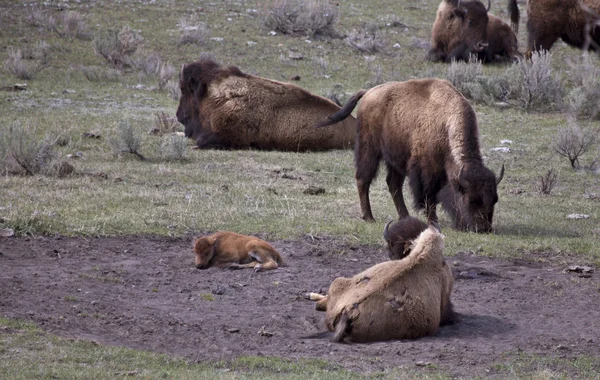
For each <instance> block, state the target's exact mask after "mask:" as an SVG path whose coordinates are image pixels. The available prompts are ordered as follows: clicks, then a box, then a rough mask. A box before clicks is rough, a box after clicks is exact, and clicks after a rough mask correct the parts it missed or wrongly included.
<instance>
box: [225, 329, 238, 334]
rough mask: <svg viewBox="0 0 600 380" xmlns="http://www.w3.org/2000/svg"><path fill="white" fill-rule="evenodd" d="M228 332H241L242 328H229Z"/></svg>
mask: <svg viewBox="0 0 600 380" xmlns="http://www.w3.org/2000/svg"><path fill="white" fill-rule="evenodd" d="M227 332H228V333H232V334H233V333H237V332H240V329H236V328H232V329H227Z"/></svg>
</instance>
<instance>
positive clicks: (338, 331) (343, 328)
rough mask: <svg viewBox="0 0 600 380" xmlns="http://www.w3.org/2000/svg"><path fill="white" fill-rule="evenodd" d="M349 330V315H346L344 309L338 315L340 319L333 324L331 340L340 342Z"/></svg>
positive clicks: (350, 327) (350, 329) (350, 328)
mask: <svg viewBox="0 0 600 380" xmlns="http://www.w3.org/2000/svg"><path fill="white" fill-rule="evenodd" d="M351 331H352V326H351V324H350V317H348V313H347V312H346V310H345V309H344V310H343V311H342V315H340V320H339V321H338V323H337V325H336V326H335V335H334V336H333V338H332V339H331V340H332V341H333V342H342V341H343V340H344V338H345V337H346V336H347V335H348V334H350V332H351Z"/></svg>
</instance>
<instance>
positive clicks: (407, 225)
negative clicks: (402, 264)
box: [383, 216, 427, 260]
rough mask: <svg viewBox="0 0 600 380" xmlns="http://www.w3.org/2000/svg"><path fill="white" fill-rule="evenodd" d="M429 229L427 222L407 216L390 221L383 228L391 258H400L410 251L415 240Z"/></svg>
mask: <svg viewBox="0 0 600 380" xmlns="http://www.w3.org/2000/svg"><path fill="white" fill-rule="evenodd" d="M426 229H427V224H425V223H423V222H421V221H420V220H419V219H417V218H413V217H412V216H407V217H406V218H402V219H400V220H397V221H395V222H389V223H388V224H386V225H385V228H384V229H383V239H384V240H385V242H386V243H387V245H388V250H389V256H390V260H400V259H402V258H404V257H406V256H407V255H408V254H409V253H410V249H411V247H412V245H413V242H414V240H415V239H416V238H417V237H418V236H419V235H420V234H421V232H423V231H425V230H426Z"/></svg>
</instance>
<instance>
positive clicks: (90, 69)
mask: <svg viewBox="0 0 600 380" xmlns="http://www.w3.org/2000/svg"><path fill="white" fill-rule="evenodd" d="M79 71H81V73H82V74H83V76H84V77H85V79H87V80H88V81H90V82H118V81H119V80H120V79H121V76H122V75H121V72H120V71H119V70H115V69H111V68H108V69H107V68H104V67H97V66H80V67H79Z"/></svg>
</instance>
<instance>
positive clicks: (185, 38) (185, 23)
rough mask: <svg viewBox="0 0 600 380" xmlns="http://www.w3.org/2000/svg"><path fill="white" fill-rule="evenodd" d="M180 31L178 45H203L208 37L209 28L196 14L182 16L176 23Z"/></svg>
mask: <svg viewBox="0 0 600 380" xmlns="http://www.w3.org/2000/svg"><path fill="white" fill-rule="evenodd" d="M177 26H178V27H179V30H180V31H181V37H180V38H179V44H180V45H204V43H205V42H206V40H207V39H208V37H210V29H208V27H207V26H206V24H204V23H203V22H201V21H199V20H198V19H197V17H196V16H191V17H189V18H182V19H181V20H179V23H178V25H177Z"/></svg>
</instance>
